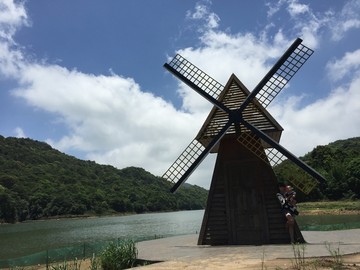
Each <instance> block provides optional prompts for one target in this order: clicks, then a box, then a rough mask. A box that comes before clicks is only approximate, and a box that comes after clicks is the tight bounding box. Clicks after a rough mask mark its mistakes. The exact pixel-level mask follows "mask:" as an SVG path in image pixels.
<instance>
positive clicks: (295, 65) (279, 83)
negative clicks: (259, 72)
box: [256, 43, 314, 108]
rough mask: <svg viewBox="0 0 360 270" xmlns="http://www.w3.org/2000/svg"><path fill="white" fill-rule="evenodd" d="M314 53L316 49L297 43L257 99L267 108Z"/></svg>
mask: <svg viewBox="0 0 360 270" xmlns="http://www.w3.org/2000/svg"><path fill="white" fill-rule="evenodd" d="M313 53H314V51H313V50H311V49H310V48H308V47H306V46H305V45H303V44H301V43H300V44H298V45H297V47H296V48H295V49H294V50H293V51H292V53H291V54H290V55H289V56H288V58H287V59H286V61H285V62H283V63H282V65H281V66H279V68H278V69H277V70H276V72H275V73H274V74H273V75H272V76H271V77H270V79H269V80H268V81H267V82H266V84H265V85H264V86H263V87H262V88H261V90H260V91H259V93H258V94H257V95H256V99H257V100H258V101H259V103H260V104H261V105H262V106H263V107H264V108H266V107H267V106H268V105H269V104H270V103H271V101H273V100H274V98H275V97H276V96H277V95H278V94H279V93H280V91H281V90H282V89H284V87H285V85H286V84H287V83H288V82H289V81H290V80H291V78H292V77H293V76H294V75H295V73H296V72H297V71H298V70H299V69H300V68H301V67H302V66H303V65H304V64H305V62H306V61H307V60H308V59H309V58H310V56H311V55H312V54H313Z"/></svg>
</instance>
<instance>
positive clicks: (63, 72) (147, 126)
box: [13, 64, 197, 174]
mask: <svg viewBox="0 0 360 270" xmlns="http://www.w3.org/2000/svg"><path fill="white" fill-rule="evenodd" d="M54 82H56V83H54ZM13 94H14V95H15V96H17V97H22V98H24V99H25V100H27V102H28V103H29V104H31V105H32V106H34V107H37V108H40V109H42V110H45V111H47V112H51V113H53V114H54V115H56V116H57V117H58V118H60V120H61V121H63V122H64V123H65V124H66V125H67V126H68V128H69V135H66V136H64V137H63V138H61V139H60V140H59V141H54V140H48V142H50V143H51V144H52V145H53V146H55V147H56V148H58V149H60V150H63V151H68V150H70V149H77V150H80V151H84V152H86V153H87V158H89V159H94V160H96V161H98V162H101V163H106V164H112V165H115V166H117V167H119V168H122V167H126V166H141V167H144V168H145V169H147V170H150V171H151V172H153V173H156V174H162V172H163V171H164V170H165V169H166V165H165V164H166V163H168V162H169V160H168V157H169V156H171V157H172V159H175V157H176V155H177V154H178V145H181V146H183V147H184V146H186V143H187V139H186V138H189V137H191V136H194V134H195V132H196V130H195V129H192V128H191V125H190V124H191V123H194V122H197V119H196V115H191V114H188V113H185V112H181V111H178V110H176V109H175V108H174V107H173V106H172V105H171V104H170V103H167V102H165V101H164V100H163V99H161V98H159V97H156V96H154V95H153V94H151V93H147V92H143V91H141V89H140V86H139V85H138V84H136V83H135V82H134V80H133V79H130V78H123V77H121V76H118V75H115V74H113V75H111V76H103V75H100V76H95V75H91V74H84V73H81V72H79V71H75V70H73V71H69V70H67V69H65V68H63V67H60V66H55V65H37V64H33V65H29V66H27V67H26V69H24V70H22V76H21V86H20V87H19V88H18V89H17V90H16V91H14V93H13ZM184 127H187V128H186V129H184ZM174 145H176V146H175V147H174ZM154 156H156V159H155V158H154Z"/></svg>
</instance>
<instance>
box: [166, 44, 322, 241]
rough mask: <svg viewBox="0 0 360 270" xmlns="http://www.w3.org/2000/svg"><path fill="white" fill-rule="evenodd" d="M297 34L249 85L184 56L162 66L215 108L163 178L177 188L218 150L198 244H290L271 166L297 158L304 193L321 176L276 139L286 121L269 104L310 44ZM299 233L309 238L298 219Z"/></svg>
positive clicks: (302, 60) (308, 51) (308, 53)
mask: <svg viewBox="0 0 360 270" xmlns="http://www.w3.org/2000/svg"><path fill="white" fill-rule="evenodd" d="M301 43H302V40H301V39H297V40H295V41H294V43H293V44H292V45H291V46H290V47H289V49H288V50H287V51H286V52H285V53H284V55H283V56H282V57H281V58H280V59H279V60H278V62H277V63H276V64H275V65H274V66H273V68H271V70H270V71H269V72H268V73H267V74H266V75H265V77H264V78H263V79H262V80H261V81H260V82H259V84H258V85H257V86H256V87H255V88H254V90H253V91H252V92H249V90H248V89H247V88H246V87H245V86H244V85H243V84H242V83H241V82H240V80H239V79H238V78H237V77H236V76H235V75H234V74H232V75H231V76H230V79H229V80H228V82H227V84H226V85H225V86H223V85H221V84H220V83H219V82H217V81H216V80H214V79H213V78H211V77H210V76H209V75H207V74H205V73H204V72H203V71H201V70H200V69H199V68H197V67H196V66H194V65H193V64H191V63H190V62H189V61H187V60H186V59H184V58H183V57H182V56H180V55H176V56H175V57H174V58H173V59H172V60H171V62H170V63H168V64H167V63H166V64H165V65H164V67H165V68H166V69H167V70H169V71H170V72H171V73H173V74H174V75H175V76H176V77H178V78H179V79H180V80H181V81H183V82H184V83H186V84H187V85H188V86H190V87H191V88H192V89H194V90H195V91H196V92H198V93H199V94H200V95H202V96H203V97H204V98H206V99H207V100H208V101H210V102H211V103H212V104H213V105H214V107H213V109H212V110H211V112H210V114H209V116H208V117H207V119H206V121H205V123H204V124H203V126H202V128H201V129H200V131H199V133H198V135H197V136H196V137H195V139H194V140H193V141H192V142H191V143H190V144H189V146H188V147H187V148H186V149H185V150H184V151H183V152H182V154H181V155H180V156H179V157H178V158H177V160H176V161H175V162H174V163H173V164H172V165H171V167H170V168H169V169H168V170H167V171H166V172H165V173H164V175H163V178H166V179H168V180H169V181H171V182H172V183H173V184H174V186H173V187H172V189H171V191H172V192H175V191H176V190H177V189H178V188H179V187H180V186H181V184H183V183H184V182H185V181H186V179H187V178H188V177H189V176H190V174H191V173H192V172H193V171H194V170H195V169H196V167H197V166H198V165H199V164H200V163H201V161H202V160H203V159H204V158H205V157H206V156H207V155H208V154H209V153H218V155H217V159H216V164H215V169H214V172H213V177H212V181H211V186H210V191H209V196H208V201H207V206H206V209H205V214H204V218H203V222H202V227H201V231H200V234H199V239H198V244H199V245H202V244H209V245H228V244H270V243H289V242H290V239H289V235H288V233H287V231H286V229H285V222H284V216H283V214H282V213H281V211H280V206H279V202H278V201H277V198H276V193H277V192H278V188H277V179H276V177H275V174H274V171H273V169H272V166H274V165H276V164H278V163H279V162H281V161H282V160H284V159H286V158H287V159H288V160H290V161H292V162H293V163H294V164H295V165H297V168H300V170H301V171H302V172H304V177H303V178H301V179H299V178H297V179H292V178H291V176H289V179H288V180H290V181H292V184H293V185H294V186H296V187H297V188H298V189H300V190H302V191H303V192H305V193H308V192H310V191H311V190H312V189H313V188H314V187H315V186H316V184H317V181H316V179H318V180H320V181H322V180H323V177H322V176H321V175H320V174H319V173H317V172H316V171H315V170H313V169H312V168H311V167H309V166H308V165H307V164H305V163H304V162H303V161H301V160H300V159H298V158H297V157H295V156H294V155H293V154H291V153H290V152H289V151H288V150H286V149H285V148H284V147H282V146H281V145H280V144H279V140H280V136H281V132H282V130H283V129H282V127H281V126H280V125H279V124H278V123H277V122H276V120H275V119H274V118H273V117H272V116H271V115H270V113H269V112H268V111H267V110H266V107H267V106H268V105H269V103H270V102H271V101H272V100H273V99H274V98H275V97H276V95H277V94H278V93H279V92H280V91H281V90H282V89H283V88H284V86H285V85H286V83H287V82H288V81H289V80H290V79H291V78H292V77H293V76H294V74H295V73H296V72H297V71H298V70H299V69H300V68H301V66H302V65H303V64H304V63H305V62H306V60H307V59H308V58H309V57H310V56H311V55H312V53H313V51H312V50H311V49H309V48H307V47H306V46H304V45H302V44H301ZM295 232H296V233H297V238H298V240H299V241H304V239H303V237H302V235H301V232H300V231H299V229H298V227H297V225H296V226H295Z"/></svg>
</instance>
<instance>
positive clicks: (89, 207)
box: [0, 136, 360, 222]
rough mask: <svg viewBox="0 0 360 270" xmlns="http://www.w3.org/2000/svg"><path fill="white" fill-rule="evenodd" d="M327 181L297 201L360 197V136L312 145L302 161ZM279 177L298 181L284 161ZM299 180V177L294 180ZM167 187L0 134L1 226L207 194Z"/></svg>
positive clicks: (188, 204) (201, 199) (198, 205)
mask: <svg viewBox="0 0 360 270" xmlns="http://www.w3.org/2000/svg"><path fill="white" fill-rule="evenodd" d="M301 159H302V160H304V161H305V162H306V163H308V164H309V165H310V166H312V167H313V168H314V169H316V170H317V171H319V172H320V173H321V174H322V175H323V176H324V177H325V178H326V181H325V182H322V183H320V184H319V185H318V187H317V188H316V189H315V190H314V191H312V192H311V193H310V194H309V195H306V196H305V195H304V194H302V193H301V192H298V195H297V197H298V200H299V201H316V200H324V199H327V200H339V199H360V138H359V137H357V138H351V139H347V140H340V141H336V142H333V143H330V144H329V145H326V146H317V147H316V148H315V149H314V150H312V151H311V152H309V153H308V154H306V155H305V156H304V157H301ZM275 172H276V174H277V176H278V179H279V180H281V181H286V180H287V179H286V175H292V176H293V177H297V174H298V171H297V170H296V169H294V167H293V166H292V165H291V163H289V162H288V161H285V162H283V163H281V164H280V165H278V166H277V167H276V168H275ZM299 177H300V176H299ZM170 186H171V184H170V183H169V182H167V181H165V180H163V179H161V178H160V177H155V176H154V175H152V174H150V173H149V172H147V171H145V170H144V169H141V168H135V167H129V168H125V169H122V170H119V169H116V168H114V167H112V166H107V165H99V164H96V163H95V162H93V161H83V160H79V159H76V158H74V157H72V156H69V155H65V154H63V153H61V152H59V151H57V150H55V149H53V148H51V147H50V146H49V145H48V144H46V143H43V142H38V141H34V140H31V139H18V138H10V137H9V138H4V137H2V136H0V222H1V221H6V222H14V221H23V220H26V219H39V218H44V217H52V216H63V215H83V214H89V215H93V214H104V213H125V212H136V213H142V212H148V211H168V210H188V209H202V208H204V207H205V203H206V198H207V194H208V192H207V190H205V189H203V188H200V187H198V186H192V185H188V184H185V185H184V186H183V187H182V188H180V189H179V191H178V192H177V193H176V194H171V193H169V188H170Z"/></svg>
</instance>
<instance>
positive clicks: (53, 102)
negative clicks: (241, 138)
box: [0, 0, 360, 187]
mask: <svg viewBox="0 0 360 270" xmlns="http://www.w3.org/2000/svg"><path fill="white" fill-rule="evenodd" d="M359 14H360V2H359V1H338V0H332V1H330V0H329V1H300V0H279V1H251V0H248V1H235V0H227V1H220V0H217V1H215V0H213V1H198V2H196V1H180V0H174V1H169V0H161V1H160V0H154V1H146V0H131V1H129V0H128V1H118V0H108V1H94V0H90V1H89V0H86V1H85V0H79V1H67V0H65V1H64V0H53V1H48V0H37V1H12V0H0V123H1V124H0V135H2V136H5V137H8V136H14V137H29V138H32V139H35V140H39V141H46V142H48V143H49V144H51V145H52V146H53V147H54V148H56V149H59V150H60V151H62V152H64V153H67V154H70V155H74V156H76V157H78V158H81V159H85V160H94V161H96V162H98V163H101V164H111V165H114V166H116V167H118V168H123V167H127V166H139V167H143V168H145V169H146V170H148V171H150V172H151V173H153V174H155V175H159V176H161V175H162V173H163V172H165V171H166V169H167V168H168V167H169V166H170V165H171V164H172V162H173V161H174V160H175V159H176V158H177V156H178V155H179V154H180V153H181V151H182V150H183V148H185V147H186V146H187V144H188V143H189V142H190V141H191V140H192V139H193V138H194V136H195V135H196V134H197V132H198V130H199V129H200V127H201V125H202V123H203V121H204V120H205V118H206V116H207V114H208V112H209V110H210V109H211V106H210V104H208V102H207V101H206V100H204V99H203V98H202V97H200V96H198V94H196V93H195V92H194V91H193V90H191V89H189V88H188V87H186V86H184V85H183V84H181V83H179V81H178V80H177V79H176V78H174V77H173V76H172V75H171V74H169V73H168V72H167V71H166V70H165V69H164V68H163V67H162V65H163V64H164V63H165V62H166V61H168V60H169V59H170V58H171V57H173V56H174V55H175V54H176V53H180V54H181V55H182V56H184V57H185V58H187V59H188V60H189V61H191V62H192V63H193V64H195V65H196V66H198V67H199V68H201V69H202V70H204V71H205V72H206V73H208V74H209V75H211V76H212V77H213V78H214V79H216V80H218V81H219V82H221V83H222V84H225V83H226V82H227V80H228V78H229V77H230V75H231V73H235V74H236V75H237V77H238V78H239V79H240V80H241V81H242V82H243V83H244V84H245V85H246V86H247V87H248V88H249V89H252V88H253V87H254V86H255V85H256V84H257V83H258V81H259V80H260V79H261V78H262V76H264V75H265V74H266V72H267V71H268V70H269V69H270V68H271V67H272V65H273V64H274V63H275V62H276V60H277V59H278V58H279V57H280V56H281V55H282V54H283V52H284V51H285V50H286V49H287V47H288V46H289V45H290V44H291V43H292V42H293V41H294V40H295V39H296V38H297V37H300V38H302V39H303V40H304V42H303V43H304V44H305V45H307V46H308V47H310V48H312V49H314V50H315V53H314V54H313V56H312V57H311V58H310V59H309V61H308V62H307V63H306V64H305V65H304V66H303V67H302V69H301V70H300V71H299V72H298V73H297V74H296V75H295V77H294V78H293V79H292V80H291V82H290V83H289V86H288V87H287V88H286V89H284V90H283V91H282V92H281V94H280V95H279V96H278V97H277V98H276V99H275V100H274V101H273V102H272V104H271V105H270V106H269V107H268V110H269V111H270V113H271V114H272V115H273V116H274V117H275V119H276V120H277V121H278V122H279V123H280V124H281V125H282V127H283V128H284V129H285V131H284V132H283V135H282V140H281V144H282V145H283V146H285V147H286V148H287V149H289V150H290V151H292V152H293V153H294V154H296V155H298V156H300V155H304V154H305V153H307V152H309V151H311V150H312V149H313V148H314V147H315V146H317V145H324V144H328V143H330V142H332V141H335V140H338V139H346V138H350V137H356V136H359V135H360V117H359V116H360V15H359ZM214 160H215V156H214V155H210V156H209V157H208V158H207V159H206V161H205V162H203V164H202V165H201V166H200V167H199V168H198V170H197V171H196V172H195V173H194V174H193V175H192V176H191V177H190V178H189V182H190V183H193V184H197V185H200V186H204V187H208V186H209V183H210V181H209V179H210V178H211V174H212V170H213V165H214Z"/></svg>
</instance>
